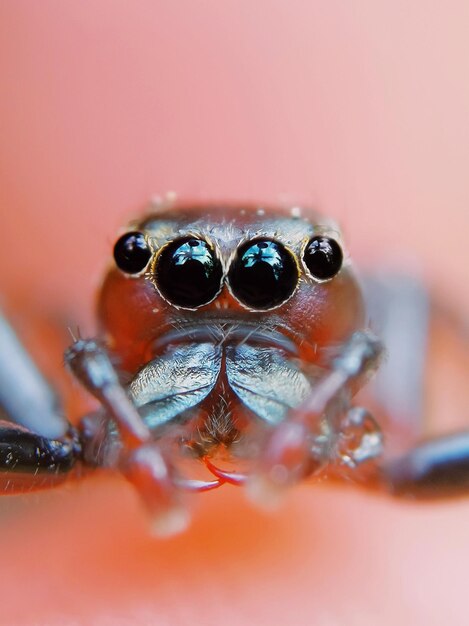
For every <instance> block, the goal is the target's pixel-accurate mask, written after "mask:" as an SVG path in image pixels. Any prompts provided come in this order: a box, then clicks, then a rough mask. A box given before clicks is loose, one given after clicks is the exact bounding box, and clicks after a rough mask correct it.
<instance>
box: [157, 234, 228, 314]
mask: <svg viewBox="0 0 469 626" xmlns="http://www.w3.org/2000/svg"><path fill="white" fill-rule="evenodd" d="M155 278H156V283H157V286H158V289H159V290H160V292H161V294H162V295H163V296H164V297H165V298H166V299H167V300H168V301H169V302H171V303H172V304H175V305H176V306H180V307H184V308H188V309H194V308H197V307H199V306H202V305H203V304H207V303H208V302H210V301H211V300H213V299H214V298H215V296H216V295H217V294H218V292H219V291H220V289H221V283H222V279H223V270H222V266H221V263H220V261H219V259H218V258H217V256H216V254H215V252H214V250H213V249H212V248H211V247H210V246H209V244H208V243H207V242H206V241H204V240H203V239H196V238H194V237H190V238H189V237H188V238H185V239H177V240H176V241H173V242H171V243H170V244H169V245H167V246H166V247H165V248H163V250H162V251H161V254H160V255H159V257H158V258H157V261H156V264H155Z"/></svg>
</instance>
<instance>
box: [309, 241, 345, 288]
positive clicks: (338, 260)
mask: <svg viewBox="0 0 469 626" xmlns="http://www.w3.org/2000/svg"><path fill="white" fill-rule="evenodd" d="M303 260H304V262H305V265H306V267H307V268H308V270H309V271H310V273H311V275H312V276H313V278H317V279H318V280H330V279H331V278H333V277H334V276H335V275H336V274H338V273H339V271H340V268H341V267H342V262H343V260H344V255H343V253H342V249H341V247H340V246H339V244H338V243H337V241H336V240H335V239H331V238H330V237H313V238H312V239H311V240H310V242H309V243H308V245H307V246H306V248H305V251H304V254H303Z"/></svg>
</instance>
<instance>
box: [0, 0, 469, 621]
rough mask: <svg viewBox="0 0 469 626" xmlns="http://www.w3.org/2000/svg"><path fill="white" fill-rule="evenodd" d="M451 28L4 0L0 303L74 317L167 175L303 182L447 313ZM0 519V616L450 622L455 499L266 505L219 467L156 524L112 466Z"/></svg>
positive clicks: (462, 114)
mask: <svg viewBox="0 0 469 626" xmlns="http://www.w3.org/2000/svg"><path fill="white" fill-rule="evenodd" d="M468 32H469V4H468V3H467V2H465V1H464V0H461V1H459V2H458V1H456V0H453V1H450V2H446V3H441V2H437V1H430V0H428V1H426V2H418V1H417V2H411V3H409V2H404V1H397V2H392V3H391V2H375V1H372V0H361V1H359V2H339V1H335V0H332V1H328V2H326V1H319V0H314V1H312V2H307V1H290V2H288V3H287V2H280V1H278V0H251V1H250V2H244V1H240V0H236V1H234V0H233V1H231V0H225V1H224V2H217V1H216V0H200V1H194V0H185V1H181V0H180V1H179V2H171V1H169V0H168V1H163V0H147V1H143V0H140V1H137V2H132V3H131V2H126V1H123V0H112V1H111V0H95V1H94V2H93V3H82V2H78V1H75V0H71V1H69V2H61V1H60V0H42V1H41V2H31V1H28V0H3V2H1V4H0V94H1V95H0V137H1V145H0V207H1V208H0V232H1V235H2V237H1V239H2V245H1V246H0V264H1V268H2V271H1V289H2V292H3V294H4V295H3V297H2V302H3V304H4V305H5V306H6V307H7V309H8V310H9V311H10V312H11V311H13V310H14V305H15V304H16V305H17V306H21V308H19V309H17V313H16V315H15V317H16V320H17V325H18V326H19V327H21V328H23V327H24V328H26V324H27V322H28V319H29V318H30V317H31V318H33V317H34V316H35V314H36V313H35V312H36V311H39V312H40V314H41V315H46V314H50V313H51V311H52V310H56V311H59V313H60V314H61V315H62V314H63V315H64V316H65V317H66V318H67V319H69V320H73V321H74V322H80V324H81V325H82V329H83V331H84V332H85V334H89V333H91V332H93V322H92V308H93V305H92V303H93V297H94V295H93V294H94V291H95V288H96V286H97V284H98V281H99V276H100V274H101V271H102V268H103V267H104V265H105V262H106V259H107V257H108V255H109V251H110V248H111V246H112V243H113V241H114V238H115V233H116V229H117V228H118V227H119V226H120V225H121V224H122V223H124V222H125V221H126V220H127V218H128V217H129V216H132V215H133V214H134V213H135V212H136V211H138V210H139V209H140V208H141V207H142V206H144V204H145V203H146V202H147V200H148V199H149V198H150V197H151V196H152V195H155V194H164V193H165V192H166V191H175V192H177V194H178V195H179V196H180V197H182V198H195V197H197V198H207V199H230V200H253V199H258V200H262V201H276V200H278V199H285V198H290V199H291V200H292V201H295V202H296V201H305V202H308V203H310V204H312V205H314V206H315V207H317V208H319V209H320V210H322V211H323V212H325V213H328V214H331V215H333V216H334V217H336V218H338V219H339V221H340V222H341V223H342V224H343V226H344V229H345V233H346V236H347V239H348V242H349V247H350V249H351V252H352V254H353V255H354V256H355V258H356V259H358V261H359V262H360V263H361V264H365V265H366V264H373V263H375V262H377V261H378V260H379V261H383V262H393V263H395V264H398V265H400V266H401V267H402V266H404V267H405V266H407V265H408V264H409V265H410V266H411V267H412V268H413V270H412V271H415V268H416V267H417V268H418V271H420V272H421V273H422V274H423V275H424V276H425V279H426V280H427V282H428V283H429V284H431V285H433V287H434V288H436V289H437V290H438V291H439V293H440V294H441V295H442V296H443V297H447V298H448V299H449V300H450V301H451V302H452V303H453V304H454V306H456V307H458V309H459V310H460V311H461V312H462V313H463V314H465V315H467V314H468V313H469V293H468V288H467V279H468V270H467V267H468V263H469V252H468V245H467V237H468V232H469V229H468V226H469V211H468V206H469V176H468V171H467V170H468V162H469V115H468V111H469V79H468V76H469V43H468V41H469V40H468V36H467V34H468ZM31 321H33V320H31ZM25 332H26V334H27V331H25ZM31 339H32V343H33V344H34V345H35V346H36V350H38V349H40V348H41V337H37V336H36V337H35V338H31ZM44 346H47V347H50V345H49V344H48V343H47V342H44V341H42V348H44ZM50 350H51V353H50V354H49V353H48V352H49V351H48V350H45V352H46V353H47V354H46V355H44V354H42V356H40V357H39V358H40V360H41V361H47V360H50V361H52V362H53V367H52V369H55V370H57V371H56V373H55V374H54V375H55V376H56V377H57V380H58V384H59V385H63V384H64V383H63V376H62V373H61V371H60V368H59V365H60V360H61V354H60V350H61V347H59V349H58V351H57V352H55V351H52V349H50ZM54 350H56V348H55V347H54ZM43 352H44V351H43ZM0 527H1V532H0V551H1V553H2V562H1V564H0V577H1V580H2V583H1V587H0V600H1V606H2V608H1V618H0V621H2V622H3V623H8V624H13V623H14V624H32V623H34V624H48V625H55V624H61V625H68V624H70V625H71V624H81V623H83V624H99V625H105V624H155V623H158V624H161V625H163V624H171V625H174V624H183V625H185V624H194V623H201V624H204V625H211V624H218V623H224V624H233V625H238V624H239V625H241V624H269V625H273V626H274V625H277V624H278V625H281V624H282V625H283V624H285V623H294V624H298V625H301V626H302V625H303V624H304V625H306V624H308V625H309V624H315V625H316V624H317V625H318V626H323V625H324V626H329V625H331V626H334V625H336V624H346V625H347V626H355V625H364V624H378V623H379V624H384V625H387V624H394V623H396V621H397V622H399V623H401V624H425V625H427V626H428V625H432V624H435V625H436V624H442V623H446V622H447V623H451V624H467V623H468V619H469V616H468V609H467V561H468V559H469V535H468V531H467V529H468V528H469V503H468V502H453V503H449V504H443V505H427V506H423V507H413V506H410V505H403V504H399V503H396V502H392V501H387V500H382V499H379V498H376V497H372V496H366V495H363V494H360V493H356V492H354V491H345V490H338V489H329V490H327V489H322V488H311V487H305V486H303V487H301V488H299V489H297V490H295V492H294V493H292V494H291V496H290V497H289V500H288V503H287V505H286V506H285V507H284V508H283V509H282V510H281V511H280V512H279V513H277V514H274V515H273V516H266V515H264V514H263V513H260V512H258V511H254V510H252V509H250V508H249V507H248V506H247V505H245V504H244V503H243V501H242V498H241V496H240V495H239V494H238V493H235V491H234V490H233V489H231V490H229V489H228V490H225V492H224V493H220V494H208V495H206V496H203V498H202V499H201V502H200V503H199V506H198V508H197V512H196V519H195V523H194V526H193V527H192V528H191V529H190V530H189V531H188V533H186V534H185V535H184V536H182V537H179V538H176V539H173V540H171V541H169V542H166V543H161V542H158V541H155V540H152V539H151V538H149V537H148V535H147V534H146V527H145V520H144V518H143V516H142V515H141V512H140V509H139V508H138V502H137V500H136V497H135V496H134V494H133V493H132V492H131V490H130V489H129V488H128V487H127V485H124V484H123V482H122V481H121V479H119V478H117V477H116V478H113V479H107V478H101V479H99V478H98V479H96V480H93V479H91V480H86V481H85V482H84V483H82V484H81V485H80V486H77V485H72V486H70V487H68V488H64V489H59V490H57V491H56V492H54V493H47V494H43V495H35V496H31V498H29V499H26V500H25V499H14V500H12V499H4V500H3V501H2V502H0ZM23 595H24V598H25V599H23Z"/></svg>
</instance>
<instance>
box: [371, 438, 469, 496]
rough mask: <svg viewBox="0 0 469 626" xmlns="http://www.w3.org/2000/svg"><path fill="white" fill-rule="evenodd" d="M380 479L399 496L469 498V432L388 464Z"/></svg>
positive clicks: (432, 443)
mask: <svg viewBox="0 0 469 626" xmlns="http://www.w3.org/2000/svg"><path fill="white" fill-rule="evenodd" d="M379 478H380V481H381V483H382V485H383V486H384V487H385V488H386V489H387V490H388V491H390V492H391V493H392V494H393V495H396V496H403V497H407V498H415V499H417V498H428V499H432V498H433V499H436V498H444V497H449V496H469V431H465V432H461V433H456V434H453V435H447V436H443V437H438V438H435V439H432V440H429V441H426V442H423V443H421V444H420V445H418V446H416V447H415V448H413V449H411V450H410V451H409V452H407V453H405V454H403V455H402V456H400V457H397V458H396V459H393V460H392V461H390V462H388V463H386V464H384V465H383V467H382V468H381V469H380V474H379Z"/></svg>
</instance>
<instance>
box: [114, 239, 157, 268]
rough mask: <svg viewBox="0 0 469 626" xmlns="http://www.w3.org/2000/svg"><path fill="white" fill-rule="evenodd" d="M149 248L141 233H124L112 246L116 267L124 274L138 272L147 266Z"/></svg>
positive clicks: (149, 253)
mask: <svg viewBox="0 0 469 626" xmlns="http://www.w3.org/2000/svg"><path fill="white" fill-rule="evenodd" d="M150 257H151V250H150V248H149V247H148V244H147V242H146V240H145V236H144V235H143V233H139V232H137V231H135V232H130V233H125V235H122V237H120V238H119V239H118V240H117V242H116V245H115V246H114V260H115V262H116V265H117V267H118V268H119V269H120V270H122V271H123V272H125V273H126V274H139V273H140V272H141V271H142V270H144V269H145V267H146V266H147V263H148V261H149V260H150Z"/></svg>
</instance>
